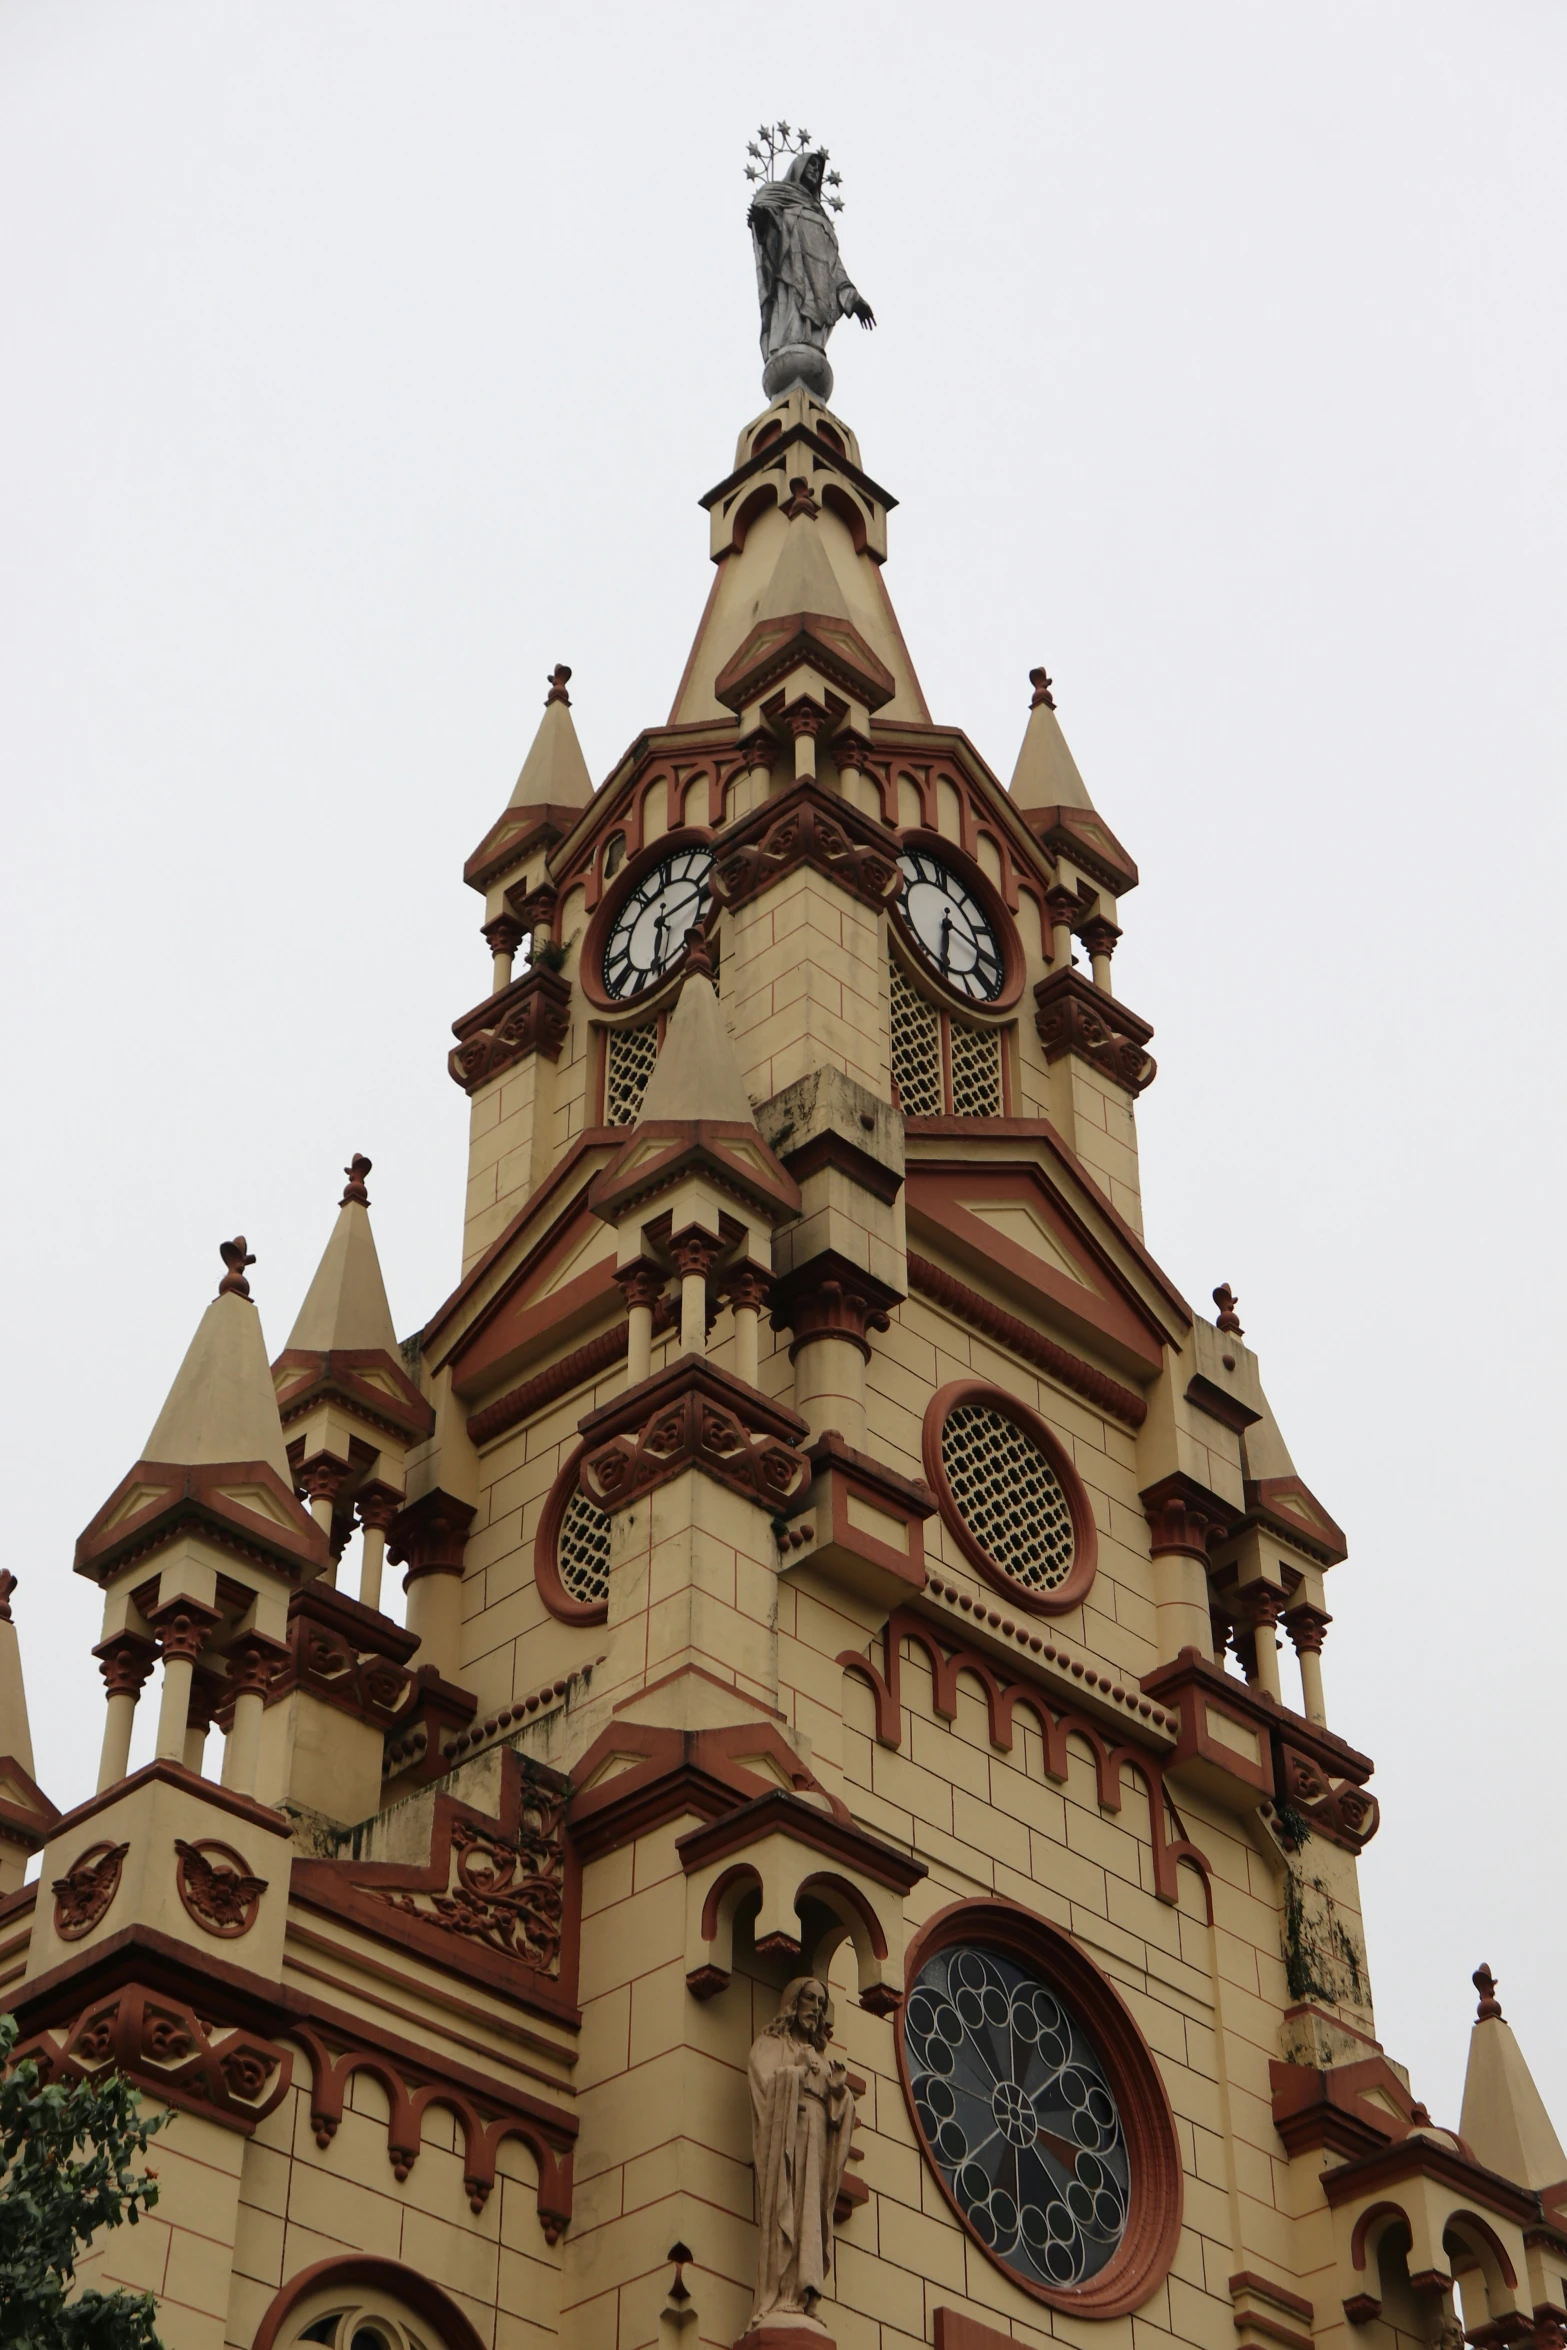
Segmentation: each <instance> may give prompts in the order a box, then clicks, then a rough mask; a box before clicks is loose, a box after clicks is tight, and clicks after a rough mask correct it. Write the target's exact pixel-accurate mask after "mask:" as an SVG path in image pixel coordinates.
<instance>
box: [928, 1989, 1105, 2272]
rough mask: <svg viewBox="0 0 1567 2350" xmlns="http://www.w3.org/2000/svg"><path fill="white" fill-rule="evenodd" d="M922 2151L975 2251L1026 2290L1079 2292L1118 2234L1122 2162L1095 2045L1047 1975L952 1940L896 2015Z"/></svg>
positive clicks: (1102, 2067) (1103, 2258)
mask: <svg viewBox="0 0 1567 2350" xmlns="http://www.w3.org/2000/svg"><path fill="white" fill-rule="evenodd" d="M902 2031H903V2046H904V2057H905V2061H906V2064H907V2067H908V2078H909V2090H910V2094H911V2096H912V2098H913V2103H914V2112H915V2117H916V2120H917V2122H918V2125H919V2130H920V2135H921V2137H922V2138H923V2139H924V2142H925V2151H926V2153H927V2154H928V2156H929V2157H930V2160H931V2161H932V2163H933V2164H934V2165H935V2167H936V2169H937V2171H938V2172H939V2173H940V2175H941V2178H942V2181H943V2183H944V2185H945V2186H946V2189H947V2192H948V2193H949V2194H950V2195H951V2197H952V2198H953V2201H954V2202H955V2203H956V2205H957V2207H958V2209H959V2211H961V2213H962V2214H963V2217H964V2218H965V2219H966V2220H967V2222H968V2224H969V2226H970V2227H971V2228H972V2229H973V2231H974V2233H975V2234H976V2235H977V2236H978V2238H979V2240H980V2242H981V2243H982V2244H983V2245H984V2247H985V2249H986V2250H987V2251H988V2252H990V2253H991V2254H993V2256H994V2257H995V2259H996V2260H998V2261H999V2262H1000V2263H1001V2265H1002V2266H1003V2267H1004V2268H1006V2269H1009V2270H1010V2271H1011V2272H1012V2273H1013V2274H1014V2275H1015V2276H1017V2277H1018V2278H1019V2279H1020V2280H1021V2281H1022V2282H1023V2283H1024V2284H1026V2285H1028V2286H1029V2287H1030V2288H1032V2289H1038V2288H1040V2287H1043V2288H1045V2289H1047V2290H1048V2291H1051V2292H1060V2291H1062V2290H1070V2288H1072V2287H1073V2286H1076V2285H1082V2284H1084V2283H1086V2282H1087V2281H1088V2280H1089V2279H1090V2278H1092V2277H1094V2276H1097V2275H1098V2273H1099V2271H1100V2270H1101V2269H1103V2268H1104V2267H1105V2266H1106V2264H1107V2263H1108V2262H1109V2261H1110V2260H1111V2259H1112V2257H1113V2256H1114V2254H1115V2253H1116V2251H1117V2250H1118V2248H1119V2246H1120V2244H1121V2240H1122V2238H1123V2236H1124V2235H1125V2233H1126V2225H1127V2212H1128V2207H1129V2204H1130V2200H1131V2164H1130V2160H1129V2157H1128V2152H1127V2143H1126V2134H1125V2131H1124V2129H1123V2126H1122V2119H1121V2110H1120V2106H1119V2103H1118V2101H1117V2098H1116V2095H1115V2092H1114V2090H1113V2089H1112V2088H1111V2086H1110V2082H1109V2079H1108V2077H1107V2075H1106V2071H1105V2066H1104V2063H1103V2061H1102V2059H1101V2057H1100V2054H1099V2051H1098V2049H1097V2048H1096V2047H1095V2045H1094V2043H1093V2041H1092V2040H1091V2039H1090V2038H1089V2036H1088V2034H1087V2032H1086V2031H1085V2030H1084V2028H1083V2026H1082V2024H1081V2023H1080V2022H1079V2020H1078V2018H1077V2017H1076V2015H1074V2014H1073V2012H1072V2010H1071V2008H1070V2007H1069V2006H1068V2005H1067V2004H1066V2003H1065V2002H1064V2001H1063V2000H1062V1999H1061V1998H1060V1997H1059V1995H1058V1994H1057V1993H1056V1992H1055V1991H1053V1990H1052V1989H1051V1987H1050V1986H1049V1984H1048V1983H1047V1982H1045V1980H1044V1979H1043V1977H1042V1976H1041V1975H1040V1974H1038V1973H1037V1972H1036V1971H1035V1970H1034V1969H1033V1968H1031V1967H1030V1966H1028V1965H1026V1964H1024V1963H1022V1962H1020V1961H1019V1960H1018V1959H1016V1958H1014V1957H1013V1956H1011V1955H1010V1954H1009V1953H1007V1952H1005V1951H1002V1950H998V1949H989V1948H982V1947H980V1946H978V1945H976V1944H973V1943H958V1944H955V1945H949V1946H948V1947H946V1948H944V1949H942V1950H939V1951H937V1952H936V1954H935V1955H934V1956H933V1957H932V1958H930V1959H929V1960H928V1961H927V1962H926V1964H925V1965H924V1966H923V1967H922V1968H921V1970H920V1973H919V1975H918V1977H917V1978H916V1980H915V1982H914V1984H913V1987H912V1988H911V1990H910V1992H909V1996H908V1999H907V2000H906V2002H905V2004H904V2012H903V2023H902Z"/></svg>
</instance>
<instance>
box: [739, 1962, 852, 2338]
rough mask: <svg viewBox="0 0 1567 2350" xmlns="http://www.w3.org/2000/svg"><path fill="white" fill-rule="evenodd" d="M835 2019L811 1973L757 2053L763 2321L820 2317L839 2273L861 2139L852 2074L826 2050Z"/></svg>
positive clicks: (755, 2137) (794, 1989)
mask: <svg viewBox="0 0 1567 2350" xmlns="http://www.w3.org/2000/svg"><path fill="white" fill-rule="evenodd" d="M832 2023H833V2016H832V2002H831V2000H830V1999H829V1998H828V1996H827V1987H826V1985H825V1984H824V1983H821V1982H818V1981H817V1979H816V1977H815V1976H814V1975H802V1976H800V1977H799V1978H798V1979H797V1980H796V1981H794V1982H792V1983H791V1984H790V1985H789V1986H788V1988H787V1990H786V1991H785V1992H784V1995H783V2002H782V2004H781V2006H780V2007H779V2010H778V2013H777V2015H776V2016H775V2017H774V2019H773V2021H772V2022H771V2023H770V2024H769V2025H768V2026H767V2029H766V2030H765V2031H764V2032H763V2033H762V2035H761V2037H760V2038H759V2039H758V2040H757V2042H756V2044H755V2046H754V2047H753V2048H752V2050H751V2066H750V2073H751V2123H752V2150H753V2153H754V2155H755V2160H756V2222H757V2254H756V2306H755V2308H754V2309H753V2310H752V2312H751V2324H752V2326H753V2327H755V2326H759V2325H762V2324H765V2323H769V2322H772V2321H776V2320H780V2319H790V2318H792V2319H794V2320H796V2321H798V2320H799V2319H800V2318H801V2317H806V2318H810V2317H813V2316H814V2314H815V2309H816V2304H817V2302H818V2301H819V2300H820V2299H821V2296H822V2295H823V2293H825V2291H826V2290H827V2281H828V2278H829V2277H830V2275H831V2273H832V2214H833V2205H834V2204H835V2203H836V2202H837V2200H838V2189H839V2186H840V2185H841V2183H842V2180H843V2166H844V2164H845V2163H846V2162H847V2161H848V2159H849V2141H850V2139H851V2138H852V2137H853V2135H854V2093H853V2091H852V2090H851V2089H850V2087H849V2076H848V2073H847V2071H846V2069H845V2067H844V2066H843V2065H842V2064H840V2063H839V2062H838V2060H837V2058H836V2057H831V2056H829V2055H828V2054H827V2053H826V2050H827V2043H828V2041H829V2039H830V2038H831V2037H832Z"/></svg>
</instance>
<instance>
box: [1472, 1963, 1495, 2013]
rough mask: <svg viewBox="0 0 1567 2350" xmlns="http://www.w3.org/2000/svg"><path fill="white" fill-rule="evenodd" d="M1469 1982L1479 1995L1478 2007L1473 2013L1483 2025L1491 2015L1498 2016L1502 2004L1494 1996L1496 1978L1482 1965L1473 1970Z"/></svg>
mask: <svg viewBox="0 0 1567 2350" xmlns="http://www.w3.org/2000/svg"><path fill="white" fill-rule="evenodd" d="M1469 1980H1470V1982H1471V1983H1473V1985H1474V1987H1475V1989H1476V1990H1477V1991H1478V1992H1479V1994H1480V2005H1479V2007H1478V2008H1477V2009H1476V2011H1475V2012H1476V2018H1477V2020H1478V2021H1479V2022H1480V2023H1484V2022H1486V2020H1487V2019H1488V2018H1489V2017H1491V2016H1493V2015H1494V2016H1500V2014H1501V2012H1502V2003H1501V2001H1500V2000H1499V1999H1498V1998H1497V1996H1496V1977H1495V1976H1494V1975H1493V1974H1492V1972H1491V1970H1490V1968H1489V1967H1488V1966H1486V1965H1485V1964H1483V1963H1482V1964H1481V1965H1479V1966H1477V1967H1476V1968H1475V1971H1474V1973H1473V1974H1472V1975H1471V1976H1470V1978H1469Z"/></svg>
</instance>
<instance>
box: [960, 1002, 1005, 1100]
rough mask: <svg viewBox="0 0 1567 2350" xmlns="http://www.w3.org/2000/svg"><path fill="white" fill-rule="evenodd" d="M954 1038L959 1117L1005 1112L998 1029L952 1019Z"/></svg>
mask: <svg viewBox="0 0 1567 2350" xmlns="http://www.w3.org/2000/svg"><path fill="white" fill-rule="evenodd" d="M948 1031H949V1033H950V1035H951V1038H952V1046H951V1050H952V1110H953V1115H954V1117H958V1118H999V1117H1000V1115H1001V1038H1000V1036H999V1034H998V1033H997V1031H996V1030H995V1029H994V1028H969V1027H966V1026H965V1024H964V1023H963V1022H962V1021H961V1020H952V1021H949V1022H948Z"/></svg>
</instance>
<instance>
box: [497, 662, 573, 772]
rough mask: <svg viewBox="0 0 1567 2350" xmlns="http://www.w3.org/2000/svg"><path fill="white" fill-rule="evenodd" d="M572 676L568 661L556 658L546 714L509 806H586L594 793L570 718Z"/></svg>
mask: <svg viewBox="0 0 1567 2350" xmlns="http://www.w3.org/2000/svg"><path fill="white" fill-rule="evenodd" d="M570 676H571V671H570V670H569V669H568V668H567V667H566V665H565V663H564V662H562V661H557V662H556V664H555V667H554V669H553V671H552V672H551V675H550V680H549V689H550V690H549V692H548V693H547V694H546V695H545V697H544V716H543V717H542V718H541V719H540V720H539V731H538V733H537V734H536V735H535V736H534V738H533V748H532V749H531V750H530V751H529V753H528V756H527V757H526V759H524V761H523V763H522V772H521V774H520V775H519V776H518V778H517V783H516V788H515V789H514V791H513V792H512V795H511V799H510V801H509V802H508V805H509V806H510V807H513V808H541V807H553V808H585V807H586V806H587V804H588V802H589V800H591V799H592V797H593V779H592V777H591V776H590V775H589V773H588V763H587V761H586V759H584V757H583V756H582V745H581V744H580V743H579V742H578V740H577V730H576V728H575V726H574V725H573V724H572V722H571V696H570V694H568V693H567V691H566V685H567V681H568V679H569V678H570Z"/></svg>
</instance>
